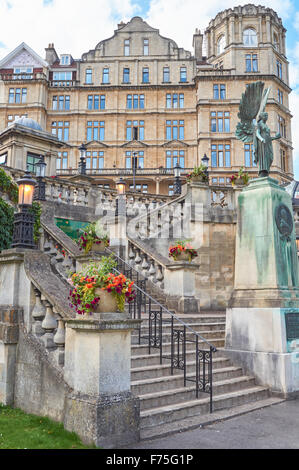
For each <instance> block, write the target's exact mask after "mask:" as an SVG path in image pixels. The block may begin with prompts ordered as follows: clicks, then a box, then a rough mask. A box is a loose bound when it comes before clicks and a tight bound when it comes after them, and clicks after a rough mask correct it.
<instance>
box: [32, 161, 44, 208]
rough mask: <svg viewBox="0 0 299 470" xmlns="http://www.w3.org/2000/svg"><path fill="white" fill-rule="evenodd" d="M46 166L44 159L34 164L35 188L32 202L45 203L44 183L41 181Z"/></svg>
mask: <svg viewBox="0 0 299 470" xmlns="http://www.w3.org/2000/svg"><path fill="white" fill-rule="evenodd" d="M46 167H47V164H46V163H45V161H44V157H41V158H40V161H39V162H38V163H36V165H35V168H36V177H37V186H36V188H35V191H34V197H33V199H34V201H45V200H46V183H45V182H44V181H43V179H44V177H45V176H46Z"/></svg>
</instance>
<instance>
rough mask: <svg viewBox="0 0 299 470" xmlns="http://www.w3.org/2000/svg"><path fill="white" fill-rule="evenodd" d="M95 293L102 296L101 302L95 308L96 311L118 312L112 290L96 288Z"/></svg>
mask: <svg viewBox="0 0 299 470" xmlns="http://www.w3.org/2000/svg"><path fill="white" fill-rule="evenodd" d="M95 293H96V295H98V296H99V297H100V302H99V303H98V305H97V307H96V309H95V313H106V312H118V308H117V302H116V298H115V297H114V296H113V294H112V293H111V292H107V291H106V290H102V289H96V290H95Z"/></svg>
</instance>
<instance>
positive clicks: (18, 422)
mask: <svg viewBox="0 0 299 470" xmlns="http://www.w3.org/2000/svg"><path fill="white" fill-rule="evenodd" d="M95 448H96V447H95V446H85V445H84V444H82V442H81V440H80V438H79V437H78V436H77V435H76V434H75V433H71V432H68V431H66V430H65V429H64V427H63V425H62V424H60V423H56V422H54V421H52V420H50V419H48V418H43V417H39V416H33V415H28V414H26V413H24V412H23V411H21V410H18V409H12V408H9V407H7V406H3V405H1V404H0V449H95Z"/></svg>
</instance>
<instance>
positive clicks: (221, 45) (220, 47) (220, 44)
mask: <svg viewBox="0 0 299 470" xmlns="http://www.w3.org/2000/svg"><path fill="white" fill-rule="evenodd" d="M225 46H226V41H225V36H224V35H222V36H220V38H219V39H218V41H217V54H222V52H223V51H224V48H225Z"/></svg>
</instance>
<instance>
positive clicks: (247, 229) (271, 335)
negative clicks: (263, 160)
mask: <svg viewBox="0 0 299 470" xmlns="http://www.w3.org/2000/svg"><path fill="white" fill-rule="evenodd" d="M298 345H299V284H298V259H297V248H296V235H295V226H294V218H293V209H292V201H291V198H290V196H289V195H288V193H287V192H286V191H285V190H284V189H283V188H281V187H280V186H279V185H278V182H277V181H275V180H273V179H272V178H269V177H266V178H259V179H256V180H252V181H251V182H250V184H249V186H248V187H246V188H245V189H244V190H243V191H242V193H241V194H240V196H239V200H238V223H237V234H236V258H235V284H234V291H233V294H232V298H231V302H230V308H229V309H228V310H227V326H226V350H227V351H228V352H229V353H230V355H231V356H232V358H233V359H234V360H235V361H236V362H239V363H241V364H242V365H243V367H244V368H245V370H246V371H247V372H248V373H250V374H253V375H255V376H256V377H257V380H258V381H259V382H260V383H261V384H263V385H267V386H269V387H270V388H271V390H272V392H276V393H278V394H280V395H282V396H284V397H291V396H295V395H296V394H297V393H298V392H299V348H298Z"/></svg>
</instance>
